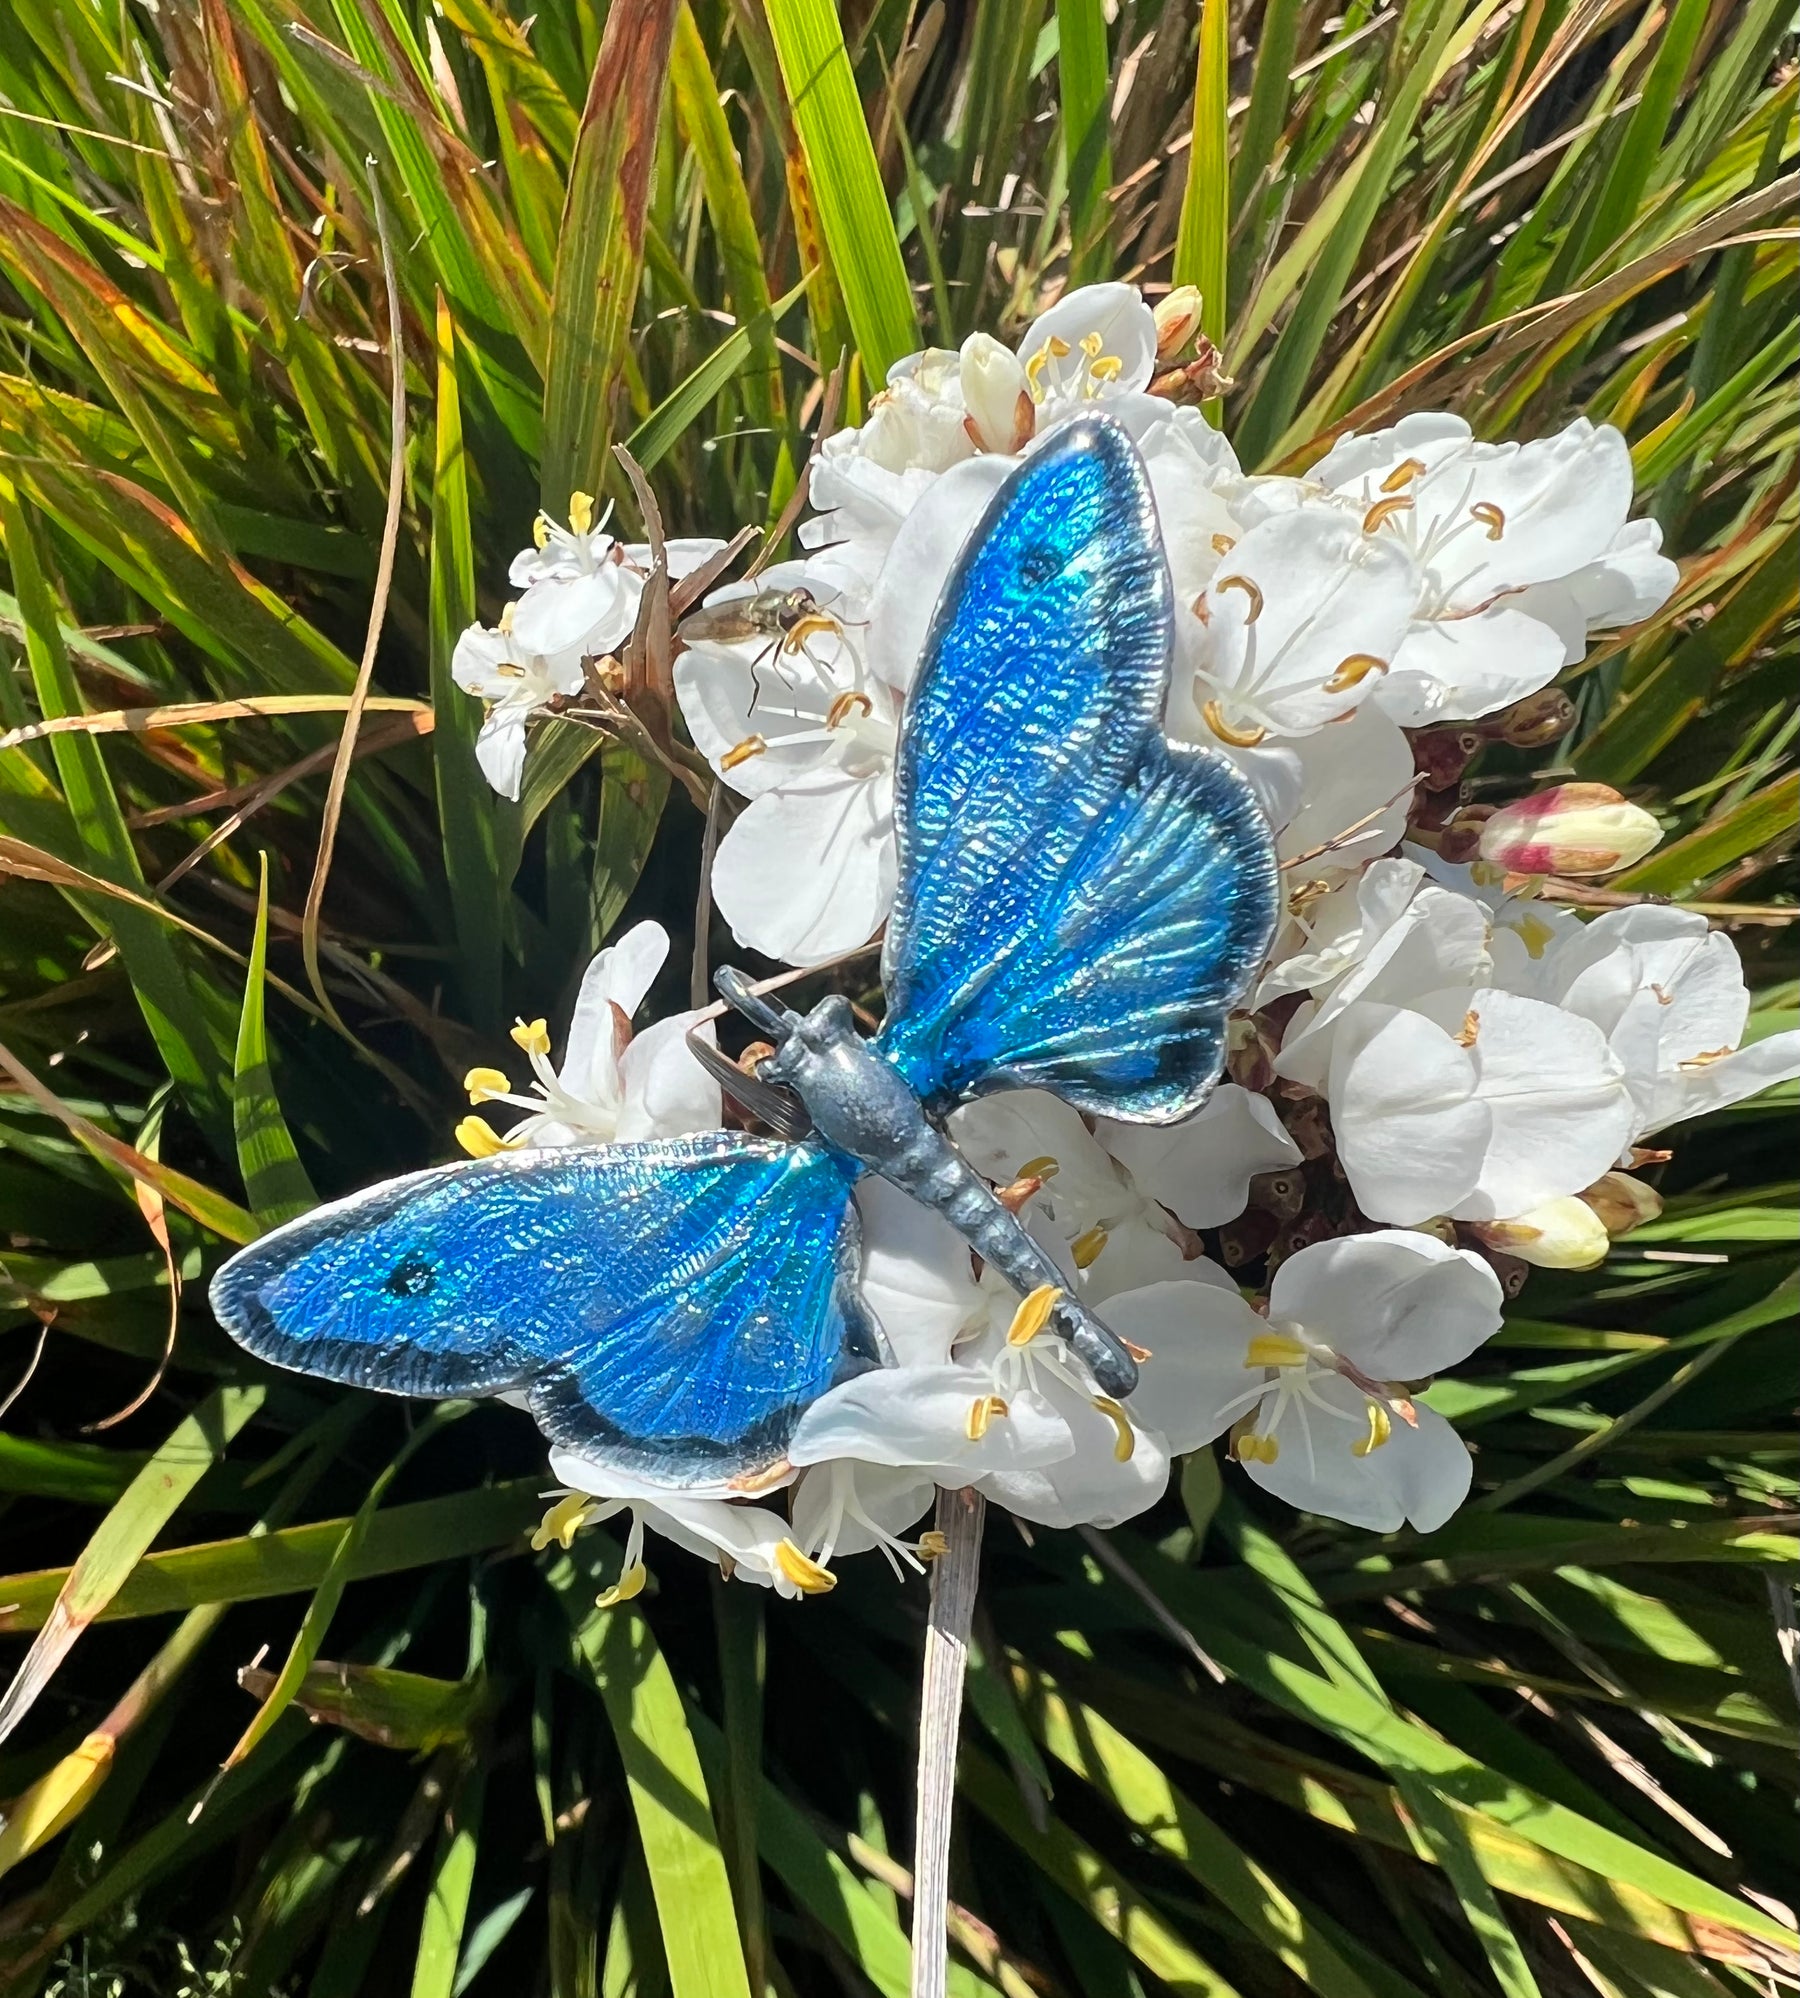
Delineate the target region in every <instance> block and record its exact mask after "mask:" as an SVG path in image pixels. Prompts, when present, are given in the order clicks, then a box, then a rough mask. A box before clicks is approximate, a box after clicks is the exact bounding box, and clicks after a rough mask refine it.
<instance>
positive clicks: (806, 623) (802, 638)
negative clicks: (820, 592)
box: [781, 611, 841, 659]
mask: <svg viewBox="0 0 1800 1998" xmlns="http://www.w3.org/2000/svg"><path fill="white" fill-rule="evenodd" d="M840 628H841V627H840V626H839V624H838V621H837V619H836V618H834V617H827V616H826V615H825V613H824V612H823V611H816V612H815V613H814V614H813V615H812V616H810V617H803V618H800V619H797V620H796V622H795V623H794V624H793V625H792V626H791V627H790V628H789V630H788V632H787V635H786V636H785V637H784V638H783V639H782V641H781V649H782V651H783V652H784V653H786V654H787V655H788V657H789V658H790V659H791V658H792V657H793V656H794V655H795V654H796V653H800V652H804V651H805V650H806V641H807V640H808V639H809V638H823V637H824V636H825V635H826V633H827V632H833V631H837V630H839V629H840Z"/></svg>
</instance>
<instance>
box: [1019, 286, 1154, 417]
mask: <svg viewBox="0 0 1800 1998" xmlns="http://www.w3.org/2000/svg"><path fill="white" fill-rule="evenodd" d="M1096 334H1097V335H1098V336H1099V353H1100V354H1101V355H1104V356H1107V357H1110V358H1111V359H1113V360H1116V361H1117V362H1118V364H1119V366H1118V372H1117V373H1116V375H1114V376H1113V377H1112V379H1111V380H1110V382H1108V383H1107V384H1106V393H1108V394H1109V395H1125V394H1129V393H1130V392H1131V391H1132V390H1134V389H1141V388H1143V387H1144V386H1145V385H1146V383H1148V381H1149V380H1150V376H1151V373H1152V371H1153V370H1154V368H1155V366H1156V315H1155V314H1154V313H1153V312H1152V311H1151V310H1150V308H1149V306H1147V305H1146V304H1145V303H1144V298H1143V294H1142V293H1141V292H1140V291H1139V290H1138V288H1137V286H1136V285H1134V284H1088V285H1082V286H1081V287H1080V288H1079V289H1078V290H1075V291H1071V292H1067V293H1065V294H1064V295H1063V296H1062V297H1061V298H1059V299H1058V300H1057V302H1056V303H1055V304H1054V305H1053V306H1051V308H1050V309H1049V311H1048V312H1040V313H1039V314H1038V316H1037V318H1035V319H1034V320H1033V321H1032V322H1031V325H1030V326H1029V327H1028V328H1027V329H1026V333H1025V337H1024V339H1022V340H1021V341H1020V342H1019V357H1020V359H1021V360H1023V361H1025V362H1027V363H1029V362H1030V360H1031V358H1032V356H1033V355H1035V354H1037V353H1038V352H1039V351H1040V350H1041V349H1043V348H1046V347H1048V346H1049V345H1050V343H1051V342H1052V341H1057V342H1066V343H1067V345H1068V347H1069V348H1070V349H1071V350H1072V353H1071V355H1070V357H1069V358H1070V362H1073V360H1074V359H1075V357H1077V356H1079V355H1081V353H1082V344H1081V343H1082V341H1083V340H1084V339H1087V338H1088V337H1089V336H1090V335H1096ZM1066 365H1067V364H1065V366H1066ZM1053 366H1054V364H1053ZM1039 379H1040V386H1048V384H1049V383H1050V382H1051V381H1052V380H1054V379H1055V376H1054V375H1053V373H1052V369H1050V368H1046V369H1045V370H1044V373H1043V374H1042V375H1041V376H1040V378H1039ZM1046 400H1047V401H1048V400H1050V398H1049V397H1047V398H1046Z"/></svg>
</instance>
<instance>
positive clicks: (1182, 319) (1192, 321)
mask: <svg viewBox="0 0 1800 1998" xmlns="http://www.w3.org/2000/svg"><path fill="white" fill-rule="evenodd" d="M1155 316H1156V358H1157V359H1158V360H1159V361H1166V360H1168V359H1169V358H1170V356H1171V355H1174V354H1179V353H1180V352H1181V350H1182V348H1183V347H1185V346H1186V345H1187V343H1188V342H1189V341H1190V340H1191V339H1192V338H1193V337H1194V328H1195V327H1196V326H1198V325H1199V324H1200V288H1199V286H1198V285H1192V284H1178V285H1177V286H1176V287H1175V289H1174V290H1173V291H1171V292H1169V293H1168V294H1167V296H1166V297H1164V298H1163V300H1162V302H1161V303H1160V304H1159V305H1158V306H1157V307H1156V315H1155Z"/></svg>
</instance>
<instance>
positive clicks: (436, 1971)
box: [412, 1765, 487, 1998]
mask: <svg viewBox="0 0 1800 1998" xmlns="http://www.w3.org/2000/svg"><path fill="white" fill-rule="evenodd" d="M486 1787H487V1779H486V1775H485V1772H484V1771H483V1770H482V1769H481V1767H480V1766H479V1765H477V1766H476V1767H475V1768H474V1769H472V1770H471V1771H470V1772H469V1773H468V1774H467V1775H466V1776H465V1777H464V1778H463V1781H462V1783H461V1785H460V1786H459V1787H458V1789H457V1791H456V1793H455V1795H454V1796H453V1797H452V1798H451V1800H450V1808H449V1810H448V1811H447V1813H446V1814H445V1817H444V1828H443V1830H442V1831H441V1832H440V1833H439V1834H438V1847H437V1855H436V1857H435V1858H434V1859H433V1861H432V1867H431V1886H430V1888H429V1890H428V1892H427V1894H426V1897H425V1915H424V1919H423V1921H422V1922H421V1923H420V1925H419V1953H418V1956H417V1958H416V1959H415V1960H414V1963H413V1978H412V1998H453V1994H454V1993H455V1991H456V1989H457V1988H458V1987H457V1981H456V1966H457V1959H458V1957H459V1955H460V1954H461V1951H462V1938H463V1927H464V1924H465V1923H466V1922H467V1921H468V1919H469V1894H470V1891H471V1890H472V1888H473V1887H474V1885H475V1861H476V1859H477V1857H478V1856H479V1852H480V1844H481V1806H482V1802H483V1798H484V1793H485V1791H486Z"/></svg>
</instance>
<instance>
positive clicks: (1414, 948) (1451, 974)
mask: <svg viewBox="0 0 1800 1998" xmlns="http://www.w3.org/2000/svg"><path fill="white" fill-rule="evenodd" d="M1300 923H1301V927H1302V928H1303V929H1304V930H1305V931H1306V933H1307V934H1306V939H1305V947H1304V948H1303V949H1302V950H1301V951H1299V952H1298V953H1297V954H1296V955H1295V956H1294V957H1292V958H1290V959H1289V960H1288V962H1287V963H1286V964H1283V965H1278V966H1276V967H1275V969H1274V970H1273V971H1271V972H1270V973H1268V974H1267V975H1266V976H1265V978H1264V980H1263V984H1262V986H1261V988H1260V989H1259V991H1258V994H1257V998H1258V1002H1259V1003H1260V1004H1267V1002H1268V1001H1269V1000H1270V999H1271V998H1273V997H1275V996H1276V995H1277V994H1278V993H1281V992H1295V991H1299V990H1302V989H1310V990H1311V991H1312V992H1313V993H1315V994H1316V995H1317V1002H1316V1003H1315V1004H1313V1005H1310V1006H1302V1007H1301V1008H1300V1010H1299V1011H1298V1012H1297V1013H1296V1014H1295V1015H1294V1016H1293V1018H1292V1019H1291V1020H1290V1021H1289V1023H1288V1028H1287V1032H1286V1034H1285V1035H1284V1036H1283V1038H1282V1043H1281V1052H1280V1054H1279V1055H1278V1056H1277V1057H1276V1061H1275V1070H1276V1073H1277V1074H1278V1075H1281V1076H1285V1077H1286V1078H1287V1079H1288V1080H1289V1081H1291V1082H1304V1083H1306V1084H1307V1085H1308V1086H1309V1087H1310V1088H1313V1089H1318V1088H1320V1087H1321V1086H1322V1085H1323V1083H1324V1080H1325V1076H1326V1073H1327V1071H1328V1069H1329V1067H1330V1063H1331V1054H1332V1047H1333V1044H1334V1039H1335V1036H1336V1033H1337V1029H1338V1026H1339V1023H1340V1022H1341V1021H1342V1020H1343V1018H1344V1016H1345V1015H1346V1013H1347V1012H1348V1011H1349V1009H1350V1008H1351V1007H1352V1006H1354V1005H1357V1004H1358V1003H1361V1002H1367V1001H1378V1002H1382V1003H1386V1004H1390V1005H1399V1006H1404V1005H1408V1004H1410V1003H1411V1002H1412V1001H1413V1000H1414V999H1415V998H1417V997H1419V996H1420V995H1421V994H1423V993H1427V992H1435V991H1438V990H1441V989H1442V988H1444V987H1447V986H1464V985H1466V986H1471V987H1473V986H1476V985H1483V984H1485V983H1486V982H1487V979H1488V976H1489V973H1490V971H1491V969H1492V960H1491V958H1490V956H1489V952H1488V945H1489V941H1490V924H1489V919H1488V912H1487V911H1486V910H1485V909H1484V908H1483V907H1482V906H1481V905H1480V903H1478V902H1475V901H1472V900H1470V899H1469V897H1467V896H1465V895H1459V894H1456V893H1455V892H1454V891H1452V890H1450V889H1448V888H1440V887H1437V886H1435V885H1434V884H1428V883H1427V882H1426V881H1425V870H1424V869H1423V868H1422V867H1421V866H1419V865H1418V864H1417V863H1416V862H1414V861H1410V860H1377V861H1375V862H1373V863H1372V864H1371V865H1370V866H1368V867H1366V868H1365V869H1364V870H1363V873H1362V877H1361V879H1360V880H1358V881H1357V882H1356V883H1355V885H1354V887H1352V886H1350V885H1348V884H1346V885H1345V886H1344V887H1342V888H1339V889H1337V890H1335V891H1334V892H1333V893H1331V894H1329V895H1327V896H1324V897H1323V898H1321V899H1320V901H1319V902H1318V903H1317V905H1316V906H1315V907H1314V908H1312V909H1310V910H1308V911H1305V912H1303V914H1302V916H1301V918H1300ZM1414 1218H1415V1219H1417V1218H1421V1217H1417V1216H1415V1217H1414Z"/></svg>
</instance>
